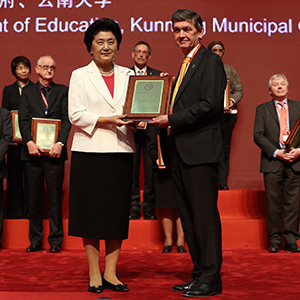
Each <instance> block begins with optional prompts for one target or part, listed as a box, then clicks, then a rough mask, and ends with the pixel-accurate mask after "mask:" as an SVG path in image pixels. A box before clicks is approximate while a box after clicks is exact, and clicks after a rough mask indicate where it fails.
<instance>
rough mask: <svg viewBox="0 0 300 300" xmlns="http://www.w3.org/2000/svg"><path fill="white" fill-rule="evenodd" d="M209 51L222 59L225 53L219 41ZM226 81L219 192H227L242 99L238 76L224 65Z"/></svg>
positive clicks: (212, 44) (231, 68)
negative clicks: (227, 95)
mask: <svg viewBox="0 0 300 300" xmlns="http://www.w3.org/2000/svg"><path fill="white" fill-rule="evenodd" d="M207 48H208V49H209V50H211V51H212V52H214V53H216V54H217V55H219V56H220V57H221V58H222V59H223V56H224V53H225V47H224V45H223V43H222V42H220V41H213V42H211V43H210V44H209V45H208V47H207ZM224 68H225V73H226V76H227V80H229V84H230V105H229V108H230V109H229V111H224V112H225V115H224V139H225V144H226V154H227V156H226V160H225V161H223V162H221V163H219V188H220V190H229V188H228V174H229V159H230V144H231V136H232V132H233V128H234V125H235V123H236V120H237V113H238V110H237V104H238V103H239V102H240V100H241V99H242V97H243V86H242V83H241V80H240V77H239V74H238V73H237V71H236V70H235V68H234V67H233V66H231V65H226V64H224Z"/></svg>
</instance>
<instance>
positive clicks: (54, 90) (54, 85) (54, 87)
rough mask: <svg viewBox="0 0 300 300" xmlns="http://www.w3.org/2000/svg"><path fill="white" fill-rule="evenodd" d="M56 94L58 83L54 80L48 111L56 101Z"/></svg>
mask: <svg viewBox="0 0 300 300" xmlns="http://www.w3.org/2000/svg"><path fill="white" fill-rule="evenodd" d="M56 95H57V85H56V84H55V83H54V82H52V84H51V93H50V96H49V101H48V111H49V110H50V109H51V107H52V105H53V103H54V101H55V98H56Z"/></svg>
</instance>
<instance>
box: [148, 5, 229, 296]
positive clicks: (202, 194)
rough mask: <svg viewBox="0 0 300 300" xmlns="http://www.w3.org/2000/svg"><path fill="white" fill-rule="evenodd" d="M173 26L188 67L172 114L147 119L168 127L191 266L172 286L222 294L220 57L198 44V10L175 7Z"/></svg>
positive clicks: (222, 82) (193, 293)
mask: <svg viewBox="0 0 300 300" xmlns="http://www.w3.org/2000/svg"><path fill="white" fill-rule="evenodd" d="M172 24H173V30H174V37H175V42H176V44H177V46H178V47H179V48H180V49H181V50H182V52H183V54H184V56H185V59H184V64H186V63H188V65H187V71H186V73H185V76H184V77H183V79H182V82H181V84H179V83H180V80H179V79H180V78H181V77H182V76H181V73H184V72H183V71H182V70H184V66H182V68H181V72H180V75H179V76H178V78H177V79H176V84H175V87H174V89H173V93H172V96H171V99H172V100H171V105H170V114H169V115H163V116H159V117H157V118H154V119H153V121H151V122H150V123H152V124H157V125H159V126H160V127H162V128H167V127H168V137H167V144H168V145H169V147H168V148H169V155H171V168H172V169H171V171H172V176H173V179H174V182H175V186H176V187H177V194H178V199H177V200H178V208H179V213H180V217H181V222H182V226H183V230H184V234H185V237H186V241H187V244H188V247H189V250H190V255H191V258H192V261H193V264H194V268H193V271H192V278H193V279H192V280H191V281H190V282H188V283H187V284H179V285H175V286H174V287H173V288H172V290H173V291H176V292H182V293H183V295H184V296H186V297H204V296H212V295H218V294H221V293H222V282H221V276H220V269H221V264H222V242H221V222H220V216H219V211H218V207H217V200H218V163H219V162H221V161H223V160H224V157H225V145H224V140H223V115H224V112H223V110H224V108H223V99H224V90H225V86H226V75H225V71H224V66H223V63H222V61H221V59H220V58H219V57H218V56H217V55H215V54H214V53H212V52H211V51H209V50H207V49H206V48H205V47H204V46H203V45H201V38H202V36H203V33H204V31H203V27H202V20H201V17H200V16H199V15H198V14H197V13H195V12H193V11H191V10H187V9H180V10H177V11H176V12H175V13H174V14H173V15H172ZM177 88H178V92H176V91H177ZM162 140H163V137H162ZM162 147H163V144H162ZM163 155H164V153H163ZM164 160H165V159H164ZM165 161H167V160H165Z"/></svg>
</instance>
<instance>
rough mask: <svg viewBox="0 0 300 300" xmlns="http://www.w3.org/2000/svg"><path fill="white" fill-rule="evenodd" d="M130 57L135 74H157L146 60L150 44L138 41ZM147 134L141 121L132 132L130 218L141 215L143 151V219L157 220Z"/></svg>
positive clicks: (158, 72) (149, 55)
mask: <svg viewBox="0 0 300 300" xmlns="http://www.w3.org/2000/svg"><path fill="white" fill-rule="evenodd" d="M132 58H133V60H134V66H133V67H132V68H131V69H132V70H133V71H134V72H135V74H136V75H139V76H144V75H159V74H160V73H161V72H160V71H158V70H155V69H152V68H150V67H149V66H147V62H148V60H149V59H150V58H151V48H150V45H149V44H148V43H146V42H144V41H139V42H138V43H136V45H135V46H134V48H133V52H132ZM149 140H150V137H149V134H148V130H147V123H146V122H141V123H140V124H139V126H138V128H137V130H136V132H135V133H134V141H135V149H136V152H135V153H134V162H133V182H132V198H131V210H130V219H132V220H136V219H139V218H140V216H141V197H140V183H139V175H140V164H141V154H142V153H143V162H144V172H145V176H144V195H143V211H144V219H146V220H157V217H156V215H155V195H154V186H153V162H152V160H151V158H150V156H149V154H148V144H149Z"/></svg>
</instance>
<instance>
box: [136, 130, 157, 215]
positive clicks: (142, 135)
mask: <svg viewBox="0 0 300 300" xmlns="http://www.w3.org/2000/svg"><path fill="white" fill-rule="evenodd" d="M134 141H135V149H136V152H135V153H134V155H133V178H132V198H131V207H132V208H133V209H135V210H137V211H140V210H141V197H140V182H139V177H140V164H141V154H143V162H144V171H145V176H144V195H143V210H144V212H150V213H151V212H153V211H154V210H155V198H154V183H153V161H152V159H151V158H150V156H149V154H148V144H149V138H148V136H147V133H146V130H143V129H138V130H137V131H136V132H135V133H134Z"/></svg>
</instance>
